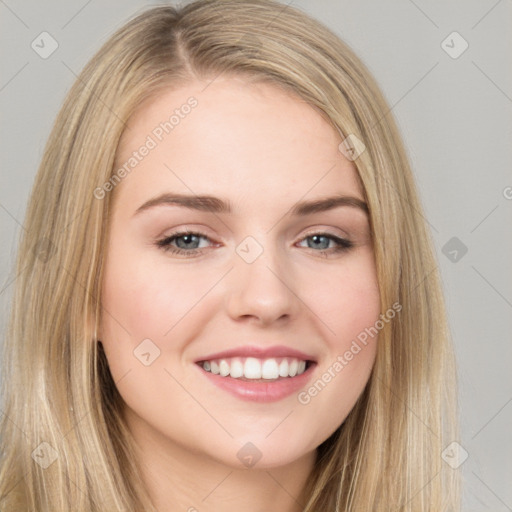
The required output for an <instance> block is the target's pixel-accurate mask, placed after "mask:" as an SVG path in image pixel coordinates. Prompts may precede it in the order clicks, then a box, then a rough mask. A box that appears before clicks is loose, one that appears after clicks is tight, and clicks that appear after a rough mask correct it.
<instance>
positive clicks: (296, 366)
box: [199, 357, 308, 381]
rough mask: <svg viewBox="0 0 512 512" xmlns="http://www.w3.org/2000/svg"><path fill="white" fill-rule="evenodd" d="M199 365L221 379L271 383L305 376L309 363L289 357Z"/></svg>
mask: <svg viewBox="0 0 512 512" xmlns="http://www.w3.org/2000/svg"><path fill="white" fill-rule="evenodd" d="M199 364H200V365H201V366H202V368H203V369H204V370H205V371H207V372H211V373H212V374H214V375H220V376H221V377H231V378H233V379H241V380H242V379H244V380H269V381H270V380H278V379H279V378H289V377H295V376H296V375H301V374H303V373H304V372H305V371H306V367H307V365H308V361H304V360H301V359H298V358H289V357H280V358H275V357H272V358H266V359H258V358H256V357H244V358H242V357H231V358H224V359H217V360H210V361H201V362H200V363H199Z"/></svg>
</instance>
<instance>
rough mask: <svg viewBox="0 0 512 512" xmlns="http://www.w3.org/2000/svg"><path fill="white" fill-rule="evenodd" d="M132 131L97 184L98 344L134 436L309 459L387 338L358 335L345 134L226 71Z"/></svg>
mask: <svg viewBox="0 0 512 512" xmlns="http://www.w3.org/2000/svg"><path fill="white" fill-rule="evenodd" d="M190 98H192V99H190ZM171 116H173V117H171ZM128 126H129V129H127V130H126V131H125V133H124V135H123V138H122V140H121V144H120V147H119V151H118V154H117V160H116V167H115V170H116V174H117V176H118V177H119V178H120V182H119V183H118V180H116V181H115V182H113V183H114V185H106V186H105V187H104V188H103V190H104V191H105V190H106V192H105V194H106V193H111V194H112V193H113V194H115V201H114V203H113V210H112V216H111V219H110V222H111V224H110V237H109V243H108V247H107V260H106V267H105V274H104V281H103V288H102V306H103V310H102V320H101V326H100V336H99V338H100V340H101V342H102V344H103V347H104V349H105V353H106V356H107V359H108V363H109V366H110V370H111V373H112V376H113V379H114V381H115V382H116V385H117V388H118V390H119V392H120V394H121V396H122V398H123V400H124V402H125V411H124V412H125V417H126V419H127V421H128V424H129V426H130V428H131V430H132V431H133V432H134V433H136V437H138V439H139V440H141V442H142V443H144V442H147V443H154V444H155V446H159V447H160V448H162V449H163V450H166V449H168V450H173V449H175V450H176V451H178V450H183V449H185V450H186V451H187V452H189V453H194V454H195V455H200V456H207V457H209V458H212V459H213V460H216V461H218V462H221V463H223V464H226V465H229V466H231V467H243V466H244V465H245V466H247V467H251V466H252V465H254V464H255V463H257V465H258V467H260V468H261V467H269V468H270V467H275V466H280V465H284V464H288V463H291V462H293V461H295V460H297V459H299V458H300V457H304V456H307V455H311V454H312V453H313V452H314V450H315V448H316V447H317V446H318V445H320V444H321V443H322V442H323V441H324V440H326V439H327V438H328V437H329V436H330V435H331V434H332V433H333V432H334V431H335V430H336V429H337V428H338V427H339V426H340V424H341V423H342V422H343V421H344V419H345V418H346V416H347V414H348V413H349V412H350V410H351V409H352V407H353V406H354V404H355V402H356V400H357V398H358V397H359V395H360V394H361V392H362V391H363V389H364V387H365V385H366V383H367V380H368V378H369V375H370V371H371V368H372V365H373V362H374V358H375V351H376V343H377V337H376V336H374V337H373V338H372V337H368V336H367V341H366V343H365V344H363V343H361V341H359V340H358V336H359V335H360V334H361V333H362V332H364V331H365V329H366V328H368V327H371V326H373V325H374V323H375V322H376V321H377V320H378V318H379V313H380V308H379V291H378V286H377V281H376V270H375V261H374V256H373V249H372V245H371V238H370V226H369V219H368V216H367V214H366V212H365V210H364V209H363V208H361V207H360V206H358V205H357V200H358V201H361V202H362V201H363V194H362V191H361V189H360V187H359V185H358V182H357V180H356V170H355V166H354V163H353V162H351V161H350V160H348V159H347V158H346V157H345V156H344V154H343V153H342V152H341V151H340V150H339V148H338V146H339V144H340V142H341V141H342V139H341V138H340V136H339V135H338V134H337V133H336V132H335V131H334V130H333V129H332V127H331V126H330V125H329V124H328V123H327V122H326V121H325V120H324V119H323V118H322V117H321V116H320V114H318V113H317V112H316V111H315V110H314V109H313V108H311V107H310V106H309V105H307V104H306V103H305V102H303V101H301V100H300V99H298V98H296V97H293V96H291V95H289V94H287V93H285V92H283V91H282V90H280V89H278V88H276V86H273V85H268V84H259V85H255V84H253V85H249V84H247V83H245V82H244V81H243V80H241V79H239V78H232V77H231V78H218V79H216V80H214V81H213V82H212V83H211V84H210V85H209V86H207V87H206V84H205V83H199V82H194V83H191V84H189V85H187V86H186V87H183V88H181V89H177V90H174V91H169V92H166V93H165V94H161V95H160V96H159V97H157V98H156V99H154V100H152V101H151V102H148V103H147V104H145V105H144V106H143V107H142V108H141V109H139V111H138V112H137V113H136V114H135V115H134V116H133V117H132V118H131V119H130V122H129V124H128ZM125 164H126V165H125ZM123 166H125V172H122V171H118V169H120V168H121V167H123ZM111 188H114V190H113V191H110V190H109V189H111ZM98 195H100V194H98ZM204 196H208V197H204ZM340 197H345V198H352V199H349V200H348V202H347V201H345V202H343V200H342V201H340V202H338V203H334V202H330V203H329V202H327V203H325V202H323V201H324V200H325V199H327V198H340ZM173 198H174V199H173ZM97 200H101V199H97ZM316 202H319V203H318V204H316V205H315V203H316ZM308 205H309V206H308ZM184 232H190V234H183V233H184ZM344 240H347V241H349V243H350V246H349V247H347V246H346V243H345V242H344ZM359 339H361V337H360V338H359ZM354 343H355V344H354ZM356 347H359V349H358V348H356ZM224 352H226V354H222V353H224ZM205 362H206V363H205ZM302 371H303V373H301V374H300V375H297V374H296V372H299V373H300V372H302ZM214 372H220V373H219V374H215V373H214ZM282 375H286V376H282ZM290 375H295V376H290ZM276 377H277V378H276Z"/></svg>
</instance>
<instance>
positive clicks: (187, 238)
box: [176, 234, 197, 247]
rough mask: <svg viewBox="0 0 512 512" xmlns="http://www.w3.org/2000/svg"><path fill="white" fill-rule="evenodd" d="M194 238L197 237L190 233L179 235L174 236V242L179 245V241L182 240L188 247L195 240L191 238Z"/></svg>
mask: <svg viewBox="0 0 512 512" xmlns="http://www.w3.org/2000/svg"><path fill="white" fill-rule="evenodd" d="M194 238H197V236H196V235H191V234H187V235H181V236H180V237H177V238H176V244H177V245H178V246H179V245H180V244H179V241H180V240H182V241H184V245H185V247H190V245H191V244H192V243H194V242H197V240H193V239H194Z"/></svg>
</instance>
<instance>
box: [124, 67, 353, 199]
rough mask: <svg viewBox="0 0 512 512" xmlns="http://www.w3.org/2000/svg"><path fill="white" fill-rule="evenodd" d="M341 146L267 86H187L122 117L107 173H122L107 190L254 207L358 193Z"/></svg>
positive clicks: (297, 102)
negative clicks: (251, 202)
mask: <svg viewBox="0 0 512 512" xmlns="http://www.w3.org/2000/svg"><path fill="white" fill-rule="evenodd" d="M341 140H342V139H341V137H340V135H339V134H338V133H337V132H336V130H335V129H334V128H333V127H332V126H331V125H330V124H329V122H328V121H326V119H324V117H323V116H322V114H321V113H320V112H318V111H317V110H316V109H315V108H313V107H312V106H310V105H309V104H308V103H306V102H305V101H304V100H303V99H301V98H300V97H298V96H296V95H294V94H292V93H290V92H288V91H285V90H283V89H281V88H279V87H278V86H276V85H273V84H269V83H248V82H247V81H246V80H244V79H243V78H236V77H229V78H222V77H220V78H217V79H214V80H213V81H212V82H210V83H209V82H199V81H195V82H190V83H188V84H186V85H182V86H180V87H178V88H174V89H169V90H166V91H164V92H162V93H160V94H159V95H158V96H156V97H154V98H152V99H151V100H150V101H147V102H146V103H145V104H143V105H142V106H141V107H140V108H139V109H138V110H137V111H136V112H135V114H134V115H133V116H132V117H131V118H130V120H129V121H128V129H127V130H125V132H124V134H123V136H122V138H121V141H120V144H119V148H118V151H117V154H116V166H115V168H114V172H115V169H117V168H119V167H121V166H125V167H128V168H130V171H129V175H128V176H127V177H126V178H125V179H123V180H122V182H121V183H120V184H119V185H118V186H117V190H116V194H122V195H123V196H126V197H128V198H131V199H133V200H134V201H135V200H136V199H140V198H143V197H146V196H149V195H151V194H153V195H154V194H156V193H161V192H163V191H167V190H172V191H176V192H181V193H197V194H200V193H208V194H212V195H220V196H224V197H225V196H228V195H231V196H234V195H236V196H238V197H239V199H240V200H242V198H244V199H249V197H255V198H258V199H259V204H261V200H262V198H264V197H266V198H268V200H269V201H272V200H276V199H278V198H281V199H282V200H284V199H285V198H286V197H290V199H294V200H298V199H300V198H301V197H302V196H304V195H310V194H312V195H317V196H318V195H322V194H326V193H331V192H340V193H351V194H352V195H355V194H357V195H359V196H360V197H361V196H362V190H361V187H360V185H359V182H358V180H357V171H356V168H355V166H354V164H353V162H350V161H349V160H348V159H346V158H345V156H344V155H343V154H342V153H341V152H340V151H339V148H338V146H339V144H340V142H341ZM143 147H147V148H150V149H149V150H143V151H139V150H142V149H143ZM141 152H144V153H145V156H143V157H141V155H140V153H141ZM135 153H139V154H138V155H137V157H136V156H134V154H135ZM134 159H135V160H136V161H135V160H134ZM130 160H131V164H133V165H127V164H128V163H129V162H130Z"/></svg>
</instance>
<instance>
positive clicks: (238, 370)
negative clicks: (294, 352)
mask: <svg viewBox="0 0 512 512" xmlns="http://www.w3.org/2000/svg"><path fill="white" fill-rule="evenodd" d="M316 366H317V363H316V362H315V361H312V360H305V359H299V358H296V357H272V358H264V359H260V358H257V357H225V358H222V359H206V360H202V361H197V362H196V367H197V368H198V369H199V371H200V372H201V374H202V375H203V376H204V377H205V378H206V379H208V381H209V382H210V383H212V384H214V385H215V386H217V387H218V388H220V389H222V390H224V391H227V392H228V393H230V394H231V395H234V396H235V397H236V398H238V399H241V400H248V401H253V402H276V401H279V400H282V399H284V398H286V397H288V396H290V395H293V394H294V393H298V392H299V391H300V390H301V389H302V388H304V387H305V386H306V385H307V383H308V382H309V380H310V379H311V377H312V375H313V371H314V368H315V367H316Z"/></svg>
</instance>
